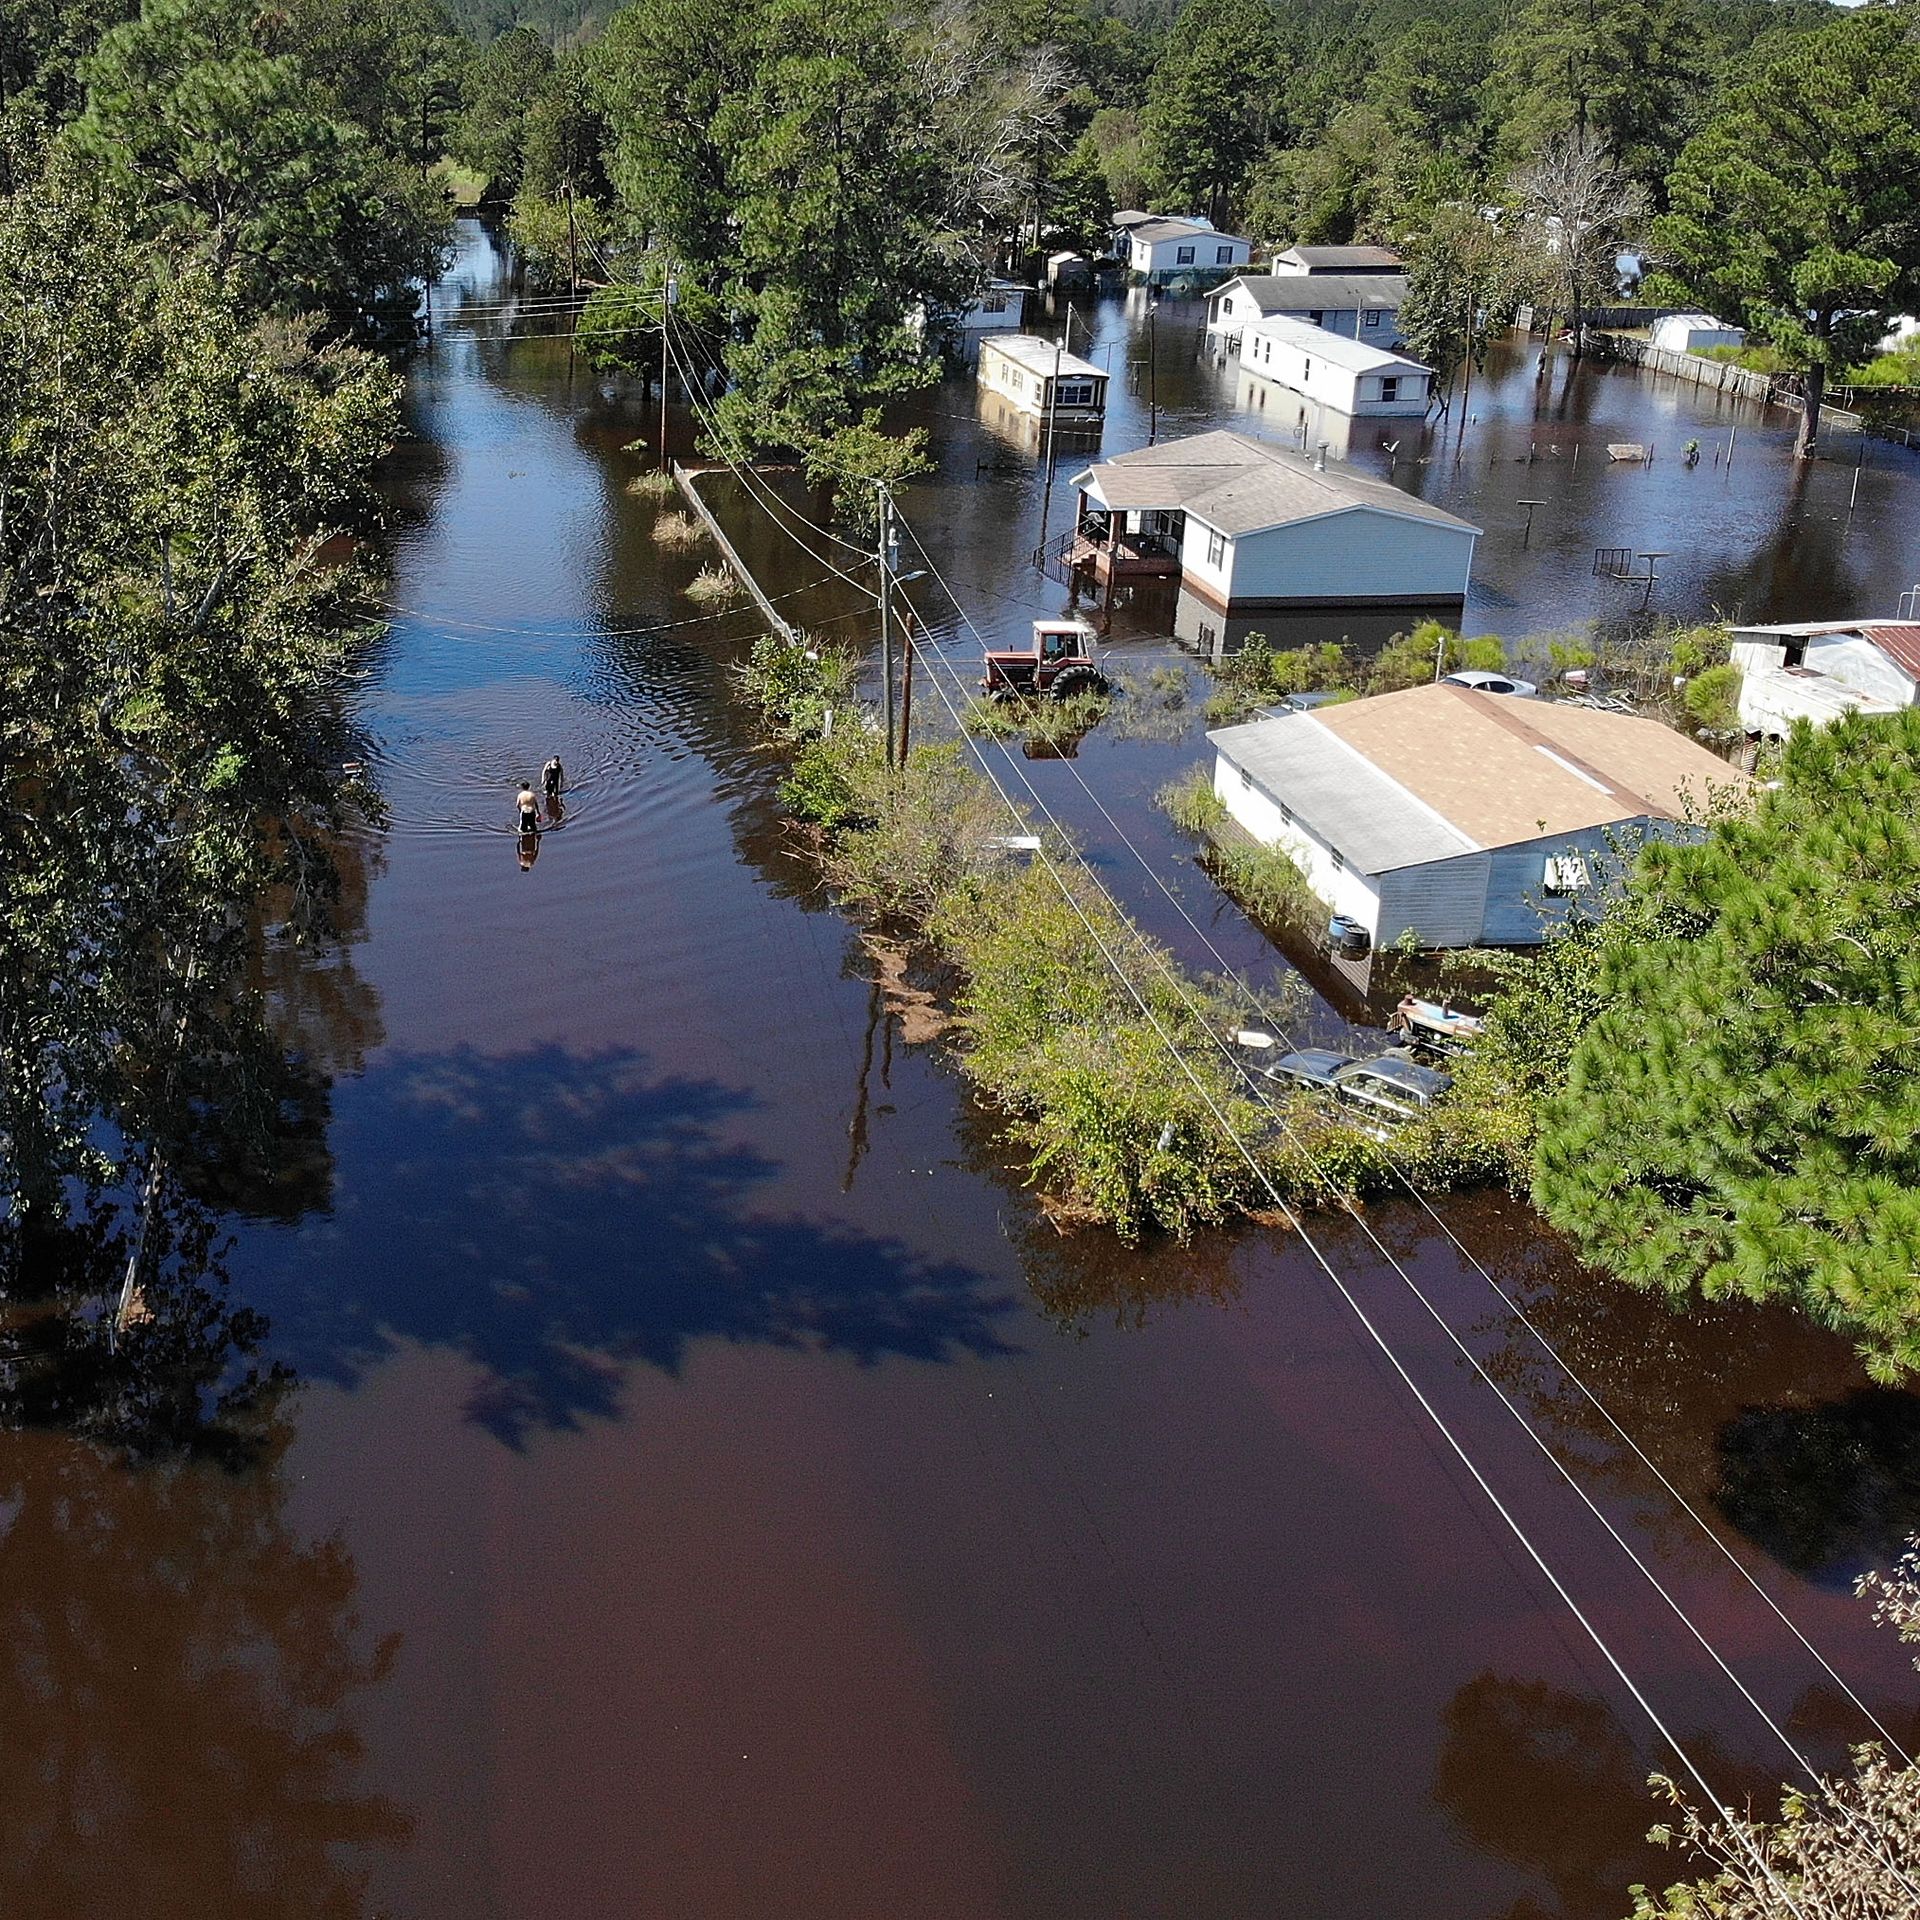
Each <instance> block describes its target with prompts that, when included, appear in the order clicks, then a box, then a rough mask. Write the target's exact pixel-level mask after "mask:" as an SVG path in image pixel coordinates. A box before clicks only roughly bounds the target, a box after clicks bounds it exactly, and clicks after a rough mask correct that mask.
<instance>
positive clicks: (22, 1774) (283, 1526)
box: [0, 1425, 406, 1920]
mask: <svg viewBox="0 0 1920 1920" xmlns="http://www.w3.org/2000/svg"><path fill="white" fill-rule="evenodd" d="M286 1438H287V1430H286V1429H285V1428H284V1427H283V1426H279V1425H273V1426H271V1427H269V1428H266V1429H264V1430H263V1431H262V1433H261V1435H260V1439H261V1454H260V1456H259V1459H258V1463H257V1464H256V1466H255V1467H254V1469H253V1470H252V1471H249V1472H247V1473H244V1474H235V1473H231V1472H228V1471H227V1470H226V1469H224V1468H223V1467H221V1466H219V1465H216V1464H213V1463H209V1462H204V1461H179V1460H176V1461H173V1462H170V1463H167V1464H164V1465H156V1466H150V1467H148V1468H146V1469H144V1470H141V1471H138V1472H129V1471H127V1469H126V1468H125V1466H124V1465H123V1464H122V1463H121V1462H120V1461H119V1460H118V1459H116V1458H114V1457H112V1456H110V1455H109V1454H107V1453H104V1452H102V1451H100V1450H98V1449H95V1448H93V1447H91V1446H89V1445H87V1444H86V1443H84V1442H75V1441H73V1440H71V1439H69V1438H67V1437H65V1436H60V1435H51V1434H42V1435H37V1436H16V1437H15V1438H14V1439H12V1440H11V1441H10V1442H9V1443H8V1445H7V1446H6V1448H5V1449H4V1451H0V1507H3V1508H4V1531H0V1647H4V1649H5V1653H4V1655H0V1805H4V1806H5V1807H6V1810H7V1812H6V1834H7V1844H6V1846H5V1848H4V1849H0V1912H4V1913H6V1914H7V1915H9V1916H10V1917H11V1920H77V1917H78V1916H82V1915H94V1914H125V1915H129V1916H133V1917H134V1920H140V1917H142V1916H152V1917H155V1920H157V1917H158V1916H166V1920H175V1917H176V1916H177V1917H178V1920H189V1917H191V1920H202V1917H203V1916H204V1917H206V1920H211V1917H212V1916H214V1915H220V1916H247V1915H257V1916H262V1920H264V1916H268V1915H272V1916H274V1917H275V1920H293V1916H302V1917H303V1920H353V1917H354V1916H358V1915H360V1914H362V1913H363V1912H365V1911H366V1907H365V1868H366V1863H367V1860H368V1857H369V1855H370V1854H371V1853H372V1852H373V1851H375V1850H378V1849H383V1848H388V1847H392V1846H395V1845H398V1844H400V1843H402V1842H403V1841H404V1840H405V1838H406V1821H405V1819H404V1817H403V1816H402V1815H401V1814H400V1812H399V1811H398V1810H396V1809H395V1808H394V1807H393V1806H391V1805H390V1804H388V1803H387V1802H385V1801H382V1800H380V1799H377V1798H374V1797H372V1796H369V1795H366V1794H363V1793H360V1792H357V1791H355V1789H354V1786H353V1780H352V1776H353V1772H354V1769H355V1768H356V1767H357V1766H358V1764H359V1762H360V1758H361V1748H360V1742H359V1738H358V1735H357V1734H356V1733H355V1731H354V1728H353V1724H352V1720H351V1717H350V1716H351V1714H352V1712H353V1710H354V1707H355V1705H356V1703H357V1701H358V1700H359V1698H360V1696H361V1695H362V1694H363V1693H364V1691H365V1690H366V1689H367V1688H368V1687H370V1686H373V1685H376V1684H377V1683H378V1682H379V1681H380V1680H381V1679H382V1677H383V1676H384V1675H385V1673H386V1671H387V1669H388V1667H389V1665H390V1664H391V1661H392V1658H393V1654H394V1646H393V1644H392V1643H391V1642H385V1643H378V1644H370V1643H369V1642H368V1640H367V1638H366V1636H365V1635H364V1634H363V1632H362V1630H361V1628H360V1625H359V1622H358V1620H357V1618H356V1615H355V1612H354V1594H355V1587H356V1575H355V1571H354V1567H353V1563H352V1561H351V1560H350V1559H349V1557H348V1556H347V1553H346V1551H345V1549H344V1548H343V1547H342V1546H341V1545H340V1544H339V1543H338V1542H337V1541H321V1542H319V1543H317V1544H307V1543H304V1542H302V1541H301V1540H300V1539H298V1538H297V1537H296V1536H295V1535H294V1534H293V1532H292V1531H291V1530H290V1529H289V1527H288V1525H287V1522H286V1518H285V1516H284V1513H283V1511H282V1504H283V1500H284V1496H285V1483H284V1481H283V1479H282V1475H281V1468H280V1456H281V1453H282V1451H283V1449H284V1445H285V1442H286Z"/></svg>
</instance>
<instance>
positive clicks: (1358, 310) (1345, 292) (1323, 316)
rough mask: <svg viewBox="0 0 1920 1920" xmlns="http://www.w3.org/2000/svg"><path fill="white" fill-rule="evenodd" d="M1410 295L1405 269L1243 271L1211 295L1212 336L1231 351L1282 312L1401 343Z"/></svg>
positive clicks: (1355, 336) (1379, 343)
mask: <svg viewBox="0 0 1920 1920" xmlns="http://www.w3.org/2000/svg"><path fill="white" fill-rule="evenodd" d="M1406 297H1407V277H1406V275H1405V274H1403V273H1243V274H1241V275H1240V276H1239V277H1238V278H1237V279H1234V280H1229V281H1228V282H1227V283H1226V285H1225V286H1223V287H1217V288H1215V289H1214V291H1213V292H1212V293H1210V294H1209V295H1208V296H1207V335H1208V338H1209V339H1211V340H1213V341H1215V342H1216V343H1218V344H1219V345H1222V346H1224V347H1226V348H1228V349H1229V350H1231V349H1232V348H1234V347H1236V346H1237V345H1239V343H1240V339H1241V336H1242V335H1243V334H1244V333H1245V332H1246V330H1247V328H1248V327H1249V326H1251V325H1252V324H1253V322H1254V321H1256V320H1267V319H1273V318H1275V317H1280V318H1285V319H1288V320H1298V321H1302V322H1304V323H1305V324H1306V325H1308V326H1310V327H1323V328H1325V329H1326V331H1327V332H1328V333H1342V334H1345V335H1346V336H1347V338H1348V339H1350V340H1365V341H1368V342H1369V343H1370V344H1372V345H1373V346H1376V347H1389V348H1391V347H1397V346H1398V345H1399V344H1400V325H1399V320H1400V308H1401V306H1402V305H1403V304H1404V303H1405V301H1406Z"/></svg>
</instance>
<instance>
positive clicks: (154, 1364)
mask: <svg viewBox="0 0 1920 1920" xmlns="http://www.w3.org/2000/svg"><path fill="white" fill-rule="evenodd" d="M367 862H368V852H367V849H366V848H364V847H355V846H352V845H350V844H342V845H340V846H339V847H337V848H334V849H331V850H330V851H329V852H328V853H327V856H326V861H325V874H326V879H325V884H324V898H323V900H322V901H320V902H319V903H318V905H319V907H320V908H322V909H323V910H321V911H316V910H315V904H316V903H314V902H309V903H308V904H307V906H306V907H304V908H302V907H300V906H299V905H298V904H297V903H295V902H292V901H291V900H290V899H289V898H288V896H287V893H286V890H285V889H284V888H283V889H279V890H276V891H274V892H270V893H268V894H267V895H266V896H264V897H263V899H262V900H261V901H260V902H259V903H258V906H257V908H256V909H255V911H254V913H253V914H252V915H251V916H250V918H249V920H248V921H247V922H246V923H245V924H244V925H242V926H239V927H236V928H234V929H230V930H228V931H227V932H225V933H223V935H222V937H221V938H220V939H219V940H217V941H216V942H215V943H214V944H213V945H212V946H211V947H210V948H209V949H208V950H207V952H206V953H205V954H204V955H202V954H196V955H194V956H192V957H193V962H194V964H192V965H190V966H189V965H184V964H183V965H181V966H179V967H177V968H175V969H174V970H172V971H171V972H170V974H169V976H168V978H167V984H166V988H165V991H166V995H167V1001H166V1009H165V1019H164V1021H162V1022H160V1023H158V1024H157V1027H150V1028H149V1029H148V1030H147V1031H146V1032H145V1033H143V1034H140V1035H137V1036H136V1035H128V1036H126V1037H125V1038H124V1039H123V1038H122V1037H121V1036H118V1035H116V1034H115V1033H114V1032H112V1031H108V1030H103V1031H101V1032H97V1033H96V1032H90V1031H85V1030H83V1027H82V1023H81V1021H80V1019H79V1017H78V1015H76V1016H75V1020H74V1025H73V1030H71V1031H69V1032H68V1033H66V1034H65V1035H64V1036H63V1044H65V1045H66V1046H68V1047H71V1048H73V1049H74V1050H76V1051H77V1052H79V1053H82V1054H84V1055H86V1056H88V1057H90V1058H93V1059H96V1060H106V1059H109V1058H111V1057H112V1056H114V1055H115V1054H116V1053H117V1054H118V1055H119V1056H120V1057H119V1058H118V1059H117V1060H115V1061H114V1064H113V1065H112V1067H111V1070H110V1071H101V1072H99V1073H97V1074H96V1076H95V1077H94V1079H93V1080H92V1081H91V1082H90V1083H89V1085H88V1089H87V1090H88V1092H89V1093H90V1094H91V1095H92V1096H93V1097H94V1098H96V1099H97V1101H98V1102H99V1106H98V1110H97V1112H96V1114H95V1118H94V1129H93V1132H94V1145H93V1149H92V1151H91V1152H90V1153H89V1154H88V1155H87V1156H86V1157H85V1159H84V1160H81V1161H79V1162H75V1163H72V1165H71V1167H70V1170H69V1171H68V1175H67V1177H66V1178H64V1179H60V1180H55V1179H52V1178H50V1177H49V1176H50V1175H51V1174H53V1173H56V1172H58V1171H60V1168H61V1165H62V1163H60V1162H56V1163H54V1164H53V1165H51V1166H46V1165H40V1166H36V1165H34V1164H31V1162H30V1161H28V1162H27V1163H25V1164H21V1165H17V1166H16V1167H15V1168H14V1169H13V1177H14V1180H15V1181H16V1183H17V1185H16V1189H15V1190H16V1191H17V1192H31V1193H33V1194H34V1195H35V1199H36V1204H33V1205H30V1206H27V1207H24V1208H21V1209H20V1210H19V1211H18V1212H17V1213H15V1214H13V1215H11V1216H10V1217H7V1218H5V1219H3V1220H0V1277H4V1281H5V1286H4V1298H5V1311H4V1314H0V1427H5V1428H21V1427H60V1428H64V1429H66V1430H68V1431H71V1432H74V1433H80V1434H85V1435H88V1436H90V1437H92V1438H94V1439H97V1440H102V1441H108V1442H113V1443H116V1444H119V1445H121V1446H124V1447H126V1448H127V1449H128V1450H129V1451H130V1452H131V1453H133V1454H135V1455H137V1456H146V1455H158V1454H163V1453H166V1452H168V1451H169V1450H172V1449H176V1448H179V1449H187V1450H194V1451H203V1452H204V1451H214V1452H218V1453H220V1454H222V1455H223V1456H225V1457H228V1458H237V1457H238V1456H239V1455H240V1454H241V1453H243V1452H244V1450H245V1448H246V1446H247V1444H248V1430H247V1416H248V1414H249V1412H250V1411H251V1409H253V1408H254V1407H255V1405H256V1404H257V1403H258V1401H259V1399H260V1397H261V1394H262V1391H263V1389H264V1388H266V1387H268V1386H270V1385H272V1384H274V1383H275V1382H276V1381H277V1380H278V1379H279V1377H280V1375H281V1372H282V1371H283V1370H281V1369H274V1370H271V1371H270V1372H268V1373H266V1374H264V1375H263V1374H262V1372H261V1371H260V1369H259V1367H258V1365H257V1363H256V1361H255V1358H254V1356H255V1355H256V1354H257V1352H258V1350H259V1348H260V1345H261V1342H262V1340H263V1338H264V1336H265V1333H266V1330H267V1329H266V1322H265V1320H264V1318H263V1317H262V1316H261V1315H260V1314H259V1313H258V1312H256V1311H254V1310H252V1309H250V1308H247V1307H244V1306H236V1305H234V1304H233V1302H232V1301H231V1300H230V1299H229V1297H228V1292H227V1274H226V1270H225V1264H224V1257H223V1256H224V1250H225V1249H224V1234H223V1230H222V1228H221V1226H220V1218H221V1216H222V1215H223V1214H229V1213H233V1212H242V1213H249V1214H254V1215H257V1216H262V1217H267V1218H274V1219H282V1220H292V1219H297V1218H298V1217H299V1216H300V1215H301V1214H302V1213H304V1212H306V1211H309V1210H312V1209H317V1208H323V1207H325V1206H326V1205H327V1204H328V1203H329V1201H330V1198H331V1193H332V1184H333V1164H332V1159H331V1155H330V1152H329V1149H328V1140H327V1130H328V1125H329V1120H330V1087H331V1080H330V1075H331V1072H332V1071H334V1070H335V1069H337V1068H339V1067H343V1066H346V1067H351V1066H357V1065H358V1064H359V1062H360V1059H361V1057H362V1054H363V1051H364V1048H365V1047H366V1046H367V1045H368V1044H370V1043H371V1042H372V1041H373V1040H375V1039H377V1037H378V1010H377V1004H376V1003H375V1001H374V1000H373V997H372V995H371V992H370V990H369V989H368V988H366V987H365V986H364V985H363V984H362V983H361V982H359V981H358V979H357V978H356V976H355V975H354V972H353V969H352V967H351V964H350V961H349V956H348V946H347V942H348V940H350V939H351V938H354V937H357V936H358V933H359V930H360V929H362V928H363V927H364V913H365V899H366V880H367V871H366V870H367ZM268 922H272V923H273V925H274V926H275V928H276V929H277V930H278V931H277V932H273V933H270V932H268V931H267V924H268ZM142 1042H143V1043H144V1044H139V1043H142ZM32 1141H33V1134H32V1130H31V1129H29V1130H28V1135H27V1140H26V1142H25V1147H26V1152H27V1153H28V1154H29V1155H30V1154H31V1150H32ZM123 1300H124V1302H125V1303H126V1306H127V1312H126V1317H125V1320H124V1323H122V1322H121V1318H120V1315H121V1308H122V1303H123Z"/></svg>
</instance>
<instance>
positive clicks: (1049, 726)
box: [960, 692, 1113, 747]
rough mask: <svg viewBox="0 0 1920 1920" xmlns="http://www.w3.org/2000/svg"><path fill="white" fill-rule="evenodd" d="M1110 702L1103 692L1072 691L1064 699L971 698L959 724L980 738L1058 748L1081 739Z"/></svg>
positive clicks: (1096, 721)
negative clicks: (1020, 741)
mask: <svg viewBox="0 0 1920 1920" xmlns="http://www.w3.org/2000/svg"><path fill="white" fill-rule="evenodd" d="M1112 704H1113V696H1112V695H1111V694H1107V693H1094V692H1089V693H1076V694H1074V695H1073V696H1072V697H1071V698H1069V699H1066V700H1050V699H1047V698H1046V697H1045V696H1044V695H1043V696H1040V697H1038V698H1035V699H1032V700H988V699H986V698H985V697H981V698H979V699H976V700H974V701H972V702H971V703H970V704H969V705H968V707H967V710H966V711H965V712H964V713H963V714H962V715H961V716H960V724H961V725H962V726H963V727H965V728H966V730H967V731H968V732H969V733H971V734H973V735H975V736H976V737H977V738H979V739H982V740H1025V741H1027V742H1028V743H1029V744H1031V745H1033V746H1039V747H1062V746H1067V745H1069V744H1071V743H1072V742H1074V741H1077V740H1080V739H1082V738H1083V737H1084V736H1085V735H1087V734H1089V733H1091V732H1092V731H1093V729H1094V728H1095V727H1097V726H1098V725H1099V724H1100V722H1101V720H1102V719H1104V718H1105V717H1106V713H1107V710H1108V708H1109V707H1110V706H1111V705H1112Z"/></svg>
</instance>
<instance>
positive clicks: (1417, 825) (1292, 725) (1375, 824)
mask: <svg viewBox="0 0 1920 1920" xmlns="http://www.w3.org/2000/svg"><path fill="white" fill-rule="evenodd" d="M1207 738H1208V739H1209V740H1211V741H1212V742H1213V744H1214V746H1215V747H1216V748H1218V749H1219V752H1220V755H1221V757H1222V758H1223V759H1224V760H1226V761H1228V762H1229V763H1230V764H1231V765H1233V766H1236V767H1239V768H1241V769H1242V770H1243V771H1244V772H1246V773H1248V774H1250V775H1251V776H1252V778H1253V782H1254V784H1255V785H1256V786H1257V787H1259V788H1261V789H1262V791H1264V792H1265V793H1266V795H1267V797H1268V798H1269V799H1271V800H1273V801H1275V802H1276V803H1277V804H1279V805H1281V806H1283V807H1285V808H1286V809H1287V811H1288V812H1289V813H1291V814H1293V815H1295V817H1296V818H1298V819H1299V820H1300V822H1301V823H1302V824H1303V825H1304V826H1307V827H1310V828H1311V829H1312V830H1313V832H1314V833H1315V834H1316V835H1318V836H1319V838H1320V839H1322V840H1324V841H1325V842H1326V843H1327V844H1328V845H1329V846H1330V847H1336V848H1338V849H1339V851H1340V853H1341V855H1342V856H1343V857H1344V858H1345V860H1346V862H1347V864H1348V865H1349V866H1351V867H1356V868H1358V869H1359V871H1360V872H1362V873H1391V872H1392V871H1393V870H1394V869H1395V868H1396V867H1417V866H1422V865H1424V864H1425V863H1426V862H1427V861H1429V860H1451V859H1453V858H1455V857H1456V856H1457V855H1459V854H1463V853H1474V852H1477V851H1478V848H1477V845H1476V843H1475V842H1474V841H1472V840H1469V839H1468V838H1467V836H1466V835H1465V834H1464V833H1461V832H1459V831H1458V830H1456V829H1455V828H1453V827H1450V826H1449V825H1448V824H1447V823H1446V821H1444V820H1442V819H1441V818H1440V816H1439V815H1438V814H1436V813H1434V812H1432V811H1431V810H1430V809H1429V808H1427V807H1424V806H1422V805H1421V804H1420V802H1419V801H1418V800H1416V799H1414V797H1413V796H1412V795H1411V794H1410V793H1408V792H1407V790H1406V788H1404V787H1403V786H1401V785H1400V783H1399V782H1398V781H1397V780H1392V779H1389V778H1388V777H1387V775H1386V774H1384V773H1382V772H1381V771H1380V769H1379V768H1378V767H1376V766H1374V765H1373V763H1372V762H1371V761H1370V760H1368V759H1367V758H1366V757H1365V756H1364V755H1362V754H1360V753H1358V752H1357V751H1356V750H1355V749H1354V748H1352V747H1350V746H1348V745H1347V743H1346V742H1345V741H1344V740H1342V739H1340V738H1339V736H1338V735H1336V734H1332V733H1329V732H1328V731H1327V729H1326V728H1325V727H1323V726H1321V724H1320V723H1319V721H1318V720H1317V719H1316V718H1315V717H1314V716H1313V715H1312V714H1310V713H1289V714H1284V715H1282V716H1281V717H1280V718H1279V719H1275V720H1254V721H1250V722H1248V724H1247V725H1245V726H1241V727H1222V728H1220V729H1219V730H1218V731H1217V732H1214V733H1210V734H1208V735H1207Z"/></svg>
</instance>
